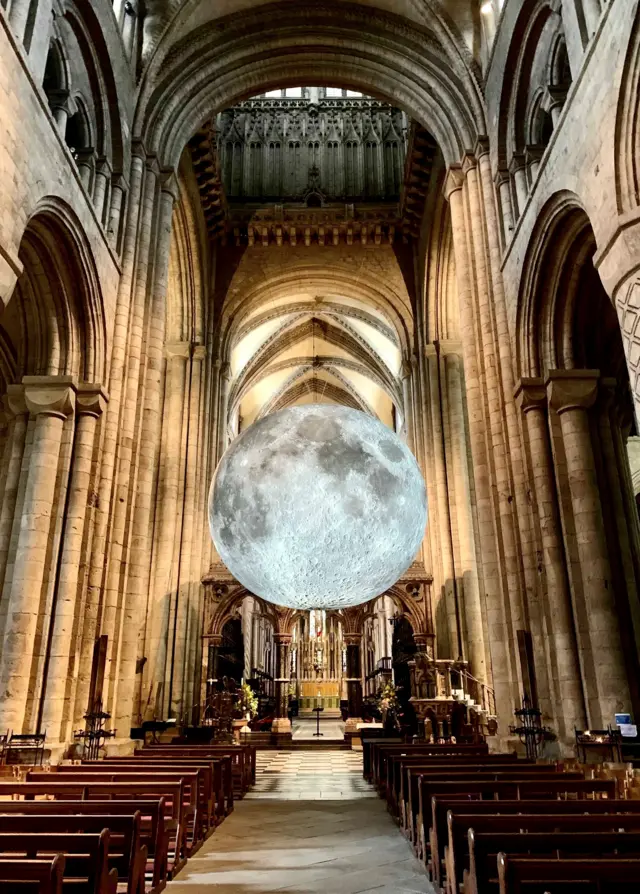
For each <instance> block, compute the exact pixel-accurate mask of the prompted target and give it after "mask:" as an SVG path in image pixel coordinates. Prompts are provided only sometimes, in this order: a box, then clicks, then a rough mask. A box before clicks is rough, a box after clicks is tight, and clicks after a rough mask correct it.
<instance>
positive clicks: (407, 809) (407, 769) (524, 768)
mask: <svg viewBox="0 0 640 894" xmlns="http://www.w3.org/2000/svg"><path fill="white" fill-rule="evenodd" d="M465 772H466V773H468V774H469V775H470V776H473V777H474V778H475V777H476V776H477V775H478V774H479V773H484V774H491V773H493V774H494V775H495V774H496V773H500V774H502V775H507V774H512V773H518V774H520V775H521V776H522V778H526V777H528V776H537V775H543V776H545V775H549V774H550V773H556V772H558V771H557V769H556V768H555V767H554V766H553V765H552V764H534V763H531V762H524V761H523V762H522V763H520V762H519V761H517V762H515V761H511V762H508V763H506V764H502V763H499V762H497V761H493V762H489V763H486V764H485V763H484V761H483V762H481V763H477V762H475V761H474V762H466V763H464V764H458V763H457V761H452V762H451V763H450V764H449V763H447V764H445V765H443V764H442V763H440V762H438V763H437V764H436V763H435V762H434V763H424V764H423V763H422V762H418V763H415V764H413V763H409V764H407V765H404V766H403V767H402V772H401V777H400V779H401V787H400V796H399V803H398V806H397V808H396V811H395V814H394V815H395V816H396V817H397V818H398V819H399V821H400V823H401V825H402V828H403V829H404V830H405V834H406V835H407V837H408V838H409V840H413V838H412V836H413V830H414V822H415V816H416V814H417V809H418V808H417V805H418V800H419V794H418V785H419V782H420V777H421V776H422V775H424V774H425V773H431V774H437V773H440V774H444V773H446V774H449V775H450V776H451V777H452V778H454V777H462V775H463V774H464V773H465ZM510 778H514V777H513V776H511V777H510ZM576 778H582V773H580V774H579V777H576Z"/></svg>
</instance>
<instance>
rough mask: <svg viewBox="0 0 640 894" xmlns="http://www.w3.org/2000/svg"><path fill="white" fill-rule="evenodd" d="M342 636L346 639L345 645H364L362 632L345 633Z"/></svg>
mask: <svg viewBox="0 0 640 894" xmlns="http://www.w3.org/2000/svg"><path fill="white" fill-rule="evenodd" d="M342 638H343V640H344V644H345V646H360V645H362V634H361V633H344V634H343V636H342Z"/></svg>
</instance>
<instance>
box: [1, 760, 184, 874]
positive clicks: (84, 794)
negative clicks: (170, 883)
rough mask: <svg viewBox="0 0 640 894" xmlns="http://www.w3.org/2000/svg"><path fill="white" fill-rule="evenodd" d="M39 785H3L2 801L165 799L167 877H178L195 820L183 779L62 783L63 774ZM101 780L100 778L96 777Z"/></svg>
mask: <svg viewBox="0 0 640 894" xmlns="http://www.w3.org/2000/svg"><path fill="white" fill-rule="evenodd" d="M40 776H41V778H40V779H38V781H31V782H0V801H2V800H3V799H11V798H23V799H25V800H31V801H34V800H36V799H37V798H53V799H54V800H61V801H77V800H81V801H113V802H119V801H121V800H126V801H131V800H135V799H138V798H139V799H140V800H144V801H147V800H149V799H150V798H151V799H156V798H158V799H160V798H163V803H164V806H165V829H166V830H167V833H168V836H169V841H168V867H169V869H168V876H169V877H170V878H173V877H175V875H176V873H177V872H179V871H180V869H181V868H182V867H183V866H184V864H185V862H186V859H187V850H188V848H187V832H186V830H187V829H188V827H189V825H190V823H191V824H192V823H193V820H194V810H193V807H192V806H190V804H189V802H187V800H186V798H185V785H184V781H183V780H182V779H178V780H175V779H174V780H172V781H166V780H159V779H157V778H156V779H154V780H153V781H148V780H146V779H144V780H142V781H137V780H136V781H134V782H113V781H112V782H104V781H94V780H93V778H91V779H89V780H88V781H85V780H78V779H72V778H71V777H67V778H66V779H65V781H64V782H60V781H59V779H60V778H61V774H57V773H43V774H40ZM96 778H97V779H99V777H96Z"/></svg>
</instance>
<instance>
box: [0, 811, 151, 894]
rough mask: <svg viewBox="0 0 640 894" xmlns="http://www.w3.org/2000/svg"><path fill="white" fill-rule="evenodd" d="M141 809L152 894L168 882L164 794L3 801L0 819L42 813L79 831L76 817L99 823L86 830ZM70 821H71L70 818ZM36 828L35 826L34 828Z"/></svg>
mask: <svg viewBox="0 0 640 894" xmlns="http://www.w3.org/2000/svg"><path fill="white" fill-rule="evenodd" d="M136 811H139V813H140V818H141V823H140V829H141V831H140V841H141V843H142V844H143V845H144V846H145V847H146V848H147V867H146V875H147V881H146V887H147V892H149V894H154V892H155V894H158V892H160V891H162V890H163V889H164V888H165V887H166V884H167V861H168V848H169V829H168V828H167V822H166V819H165V813H166V811H165V802H164V798H159V799H158V800H157V801H139V800H138V801H24V800H21V801H0V823H1V822H2V820H3V819H4V818H9V819H10V820H11V821H13V819H12V818H17V819H18V820H19V821H21V820H22V818H23V817H26V818H27V819H28V818H31V817H36V818H37V817H40V818H42V820H43V821H47V822H48V821H49V817H53V818H54V821H55V823H56V829H57V830H58V831H61V832H73V831H80V829H75V828H73V826H72V823H73V821H75V820H85V819H87V820H93V821H94V822H95V823H96V827H94V828H93V829H92V828H91V827H90V826H89V825H86V826H85V827H84V828H85V830H86V831H88V832H89V831H95V830H96V828H97V824H98V823H102V825H101V826H100V829H98V831H100V830H101V829H103V828H105V826H106V828H112V827H111V819H112V817H113V816H116V817H120V816H121V815H125V816H126V815H131V816H132V815H133V814H134V813H135V812H136ZM69 821H71V822H69ZM34 831H35V830H34Z"/></svg>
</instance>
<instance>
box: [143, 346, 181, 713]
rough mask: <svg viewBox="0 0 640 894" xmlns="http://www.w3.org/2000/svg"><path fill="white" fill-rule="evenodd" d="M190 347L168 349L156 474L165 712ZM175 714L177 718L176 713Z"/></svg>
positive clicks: (153, 659) (157, 666)
mask: <svg viewBox="0 0 640 894" xmlns="http://www.w3.org/2000/svg"><path fill="white" fill-rule="evenodd" d="M190 354H191V345H190V344H189V343H188V342H180V343H176V344H171V345H167V346H166V347H165V356H166V372H165V388H164V411H163V414H162V416H163V419H162V449H161V451H160V462H159V470H158V485H157V490H156V494H157V508H156V523H155V526H154V538H153V569H152V579H151V583H150V589H151V592H150V594H149V609H148V620H147V626H148V629H147V637H146V639H147V647H146V651H145V654H146V655H147V657H148V660H149V666H150V678H151V680H153V681H154V683H156V684H163V685H164V687H165V690H166V692H165V709H166V710H167V711H170V705H169V701H170V699H169V690H170V689H171V672H172V667H171V665H172V658H173V656H172V652H173V648H172V646H173V641H174V637H175V629H174V628H175V625H176V624H177V611H176V609H177V603H178V599H179V594H178V587H177V578H176V572H177V568H178V563H177V562H176V548H175V547H176V538H178V547H179V545H180V538H179V532H180V528H179V522H180V519H181V515H182V511H183V506H181V505H179V502H178V493H179V490H180V488H181V485H182V484H183V482H184V465H183V457H182V455H181V452H182V451H181V442H182V429H183V426H182V422H183V419H182V417H183V410H184V404H185V384H186V374H187V364H188V362H189V357H190ZM172 716H173V714H172Z"/></svg>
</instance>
